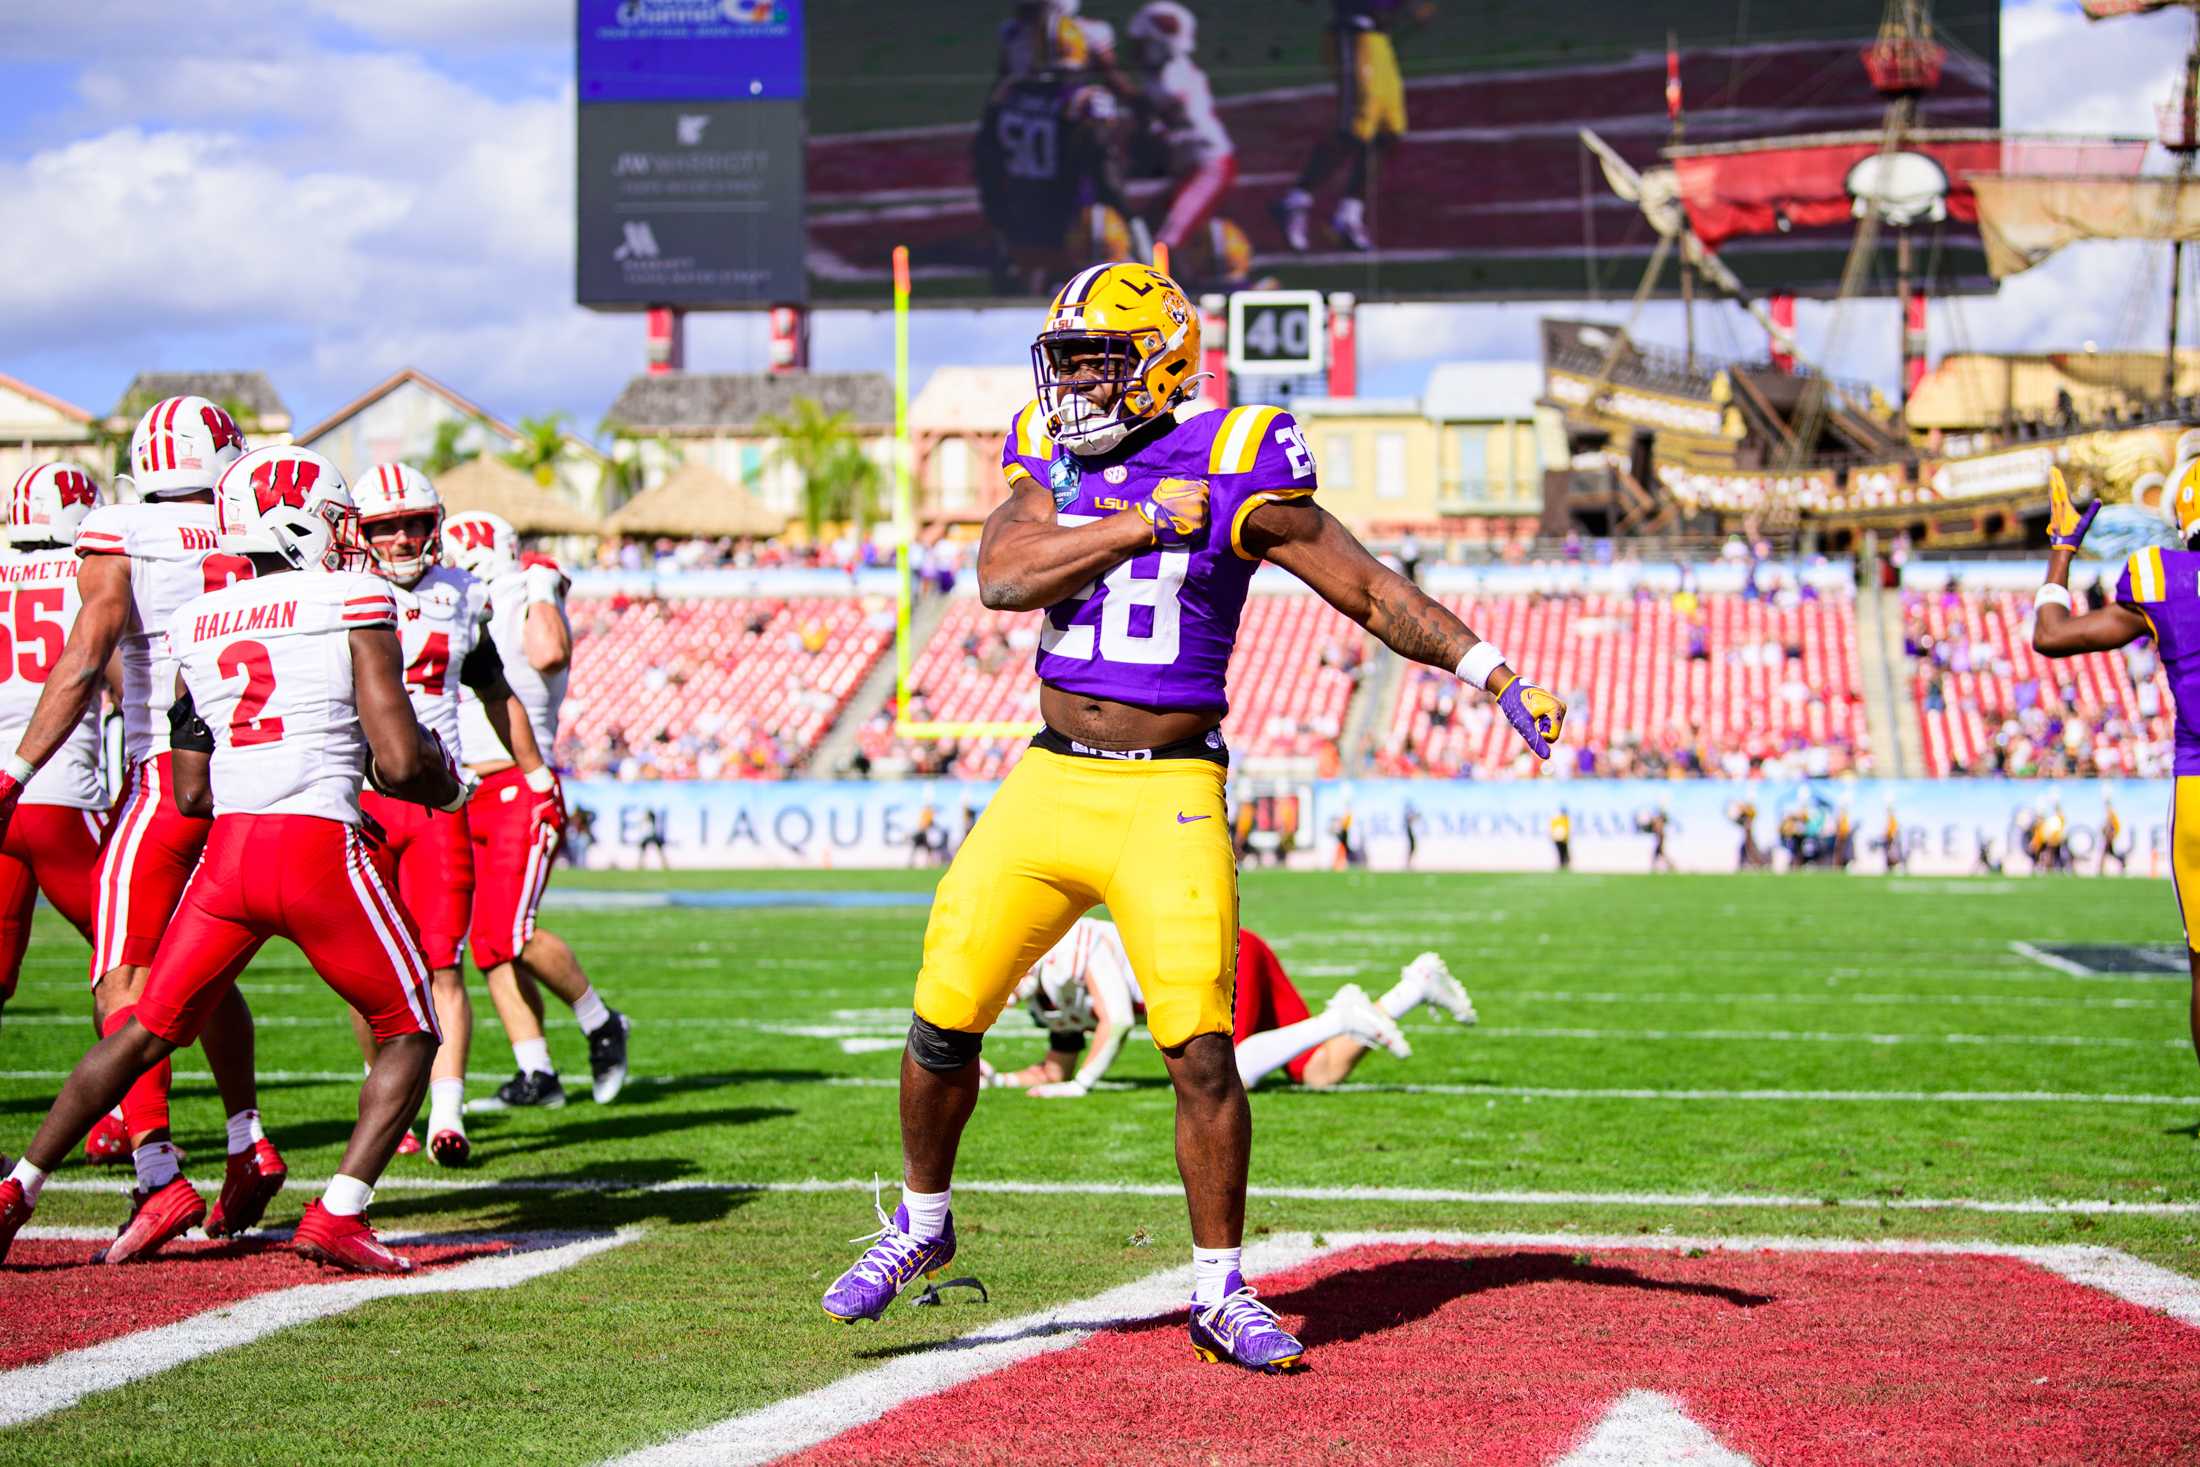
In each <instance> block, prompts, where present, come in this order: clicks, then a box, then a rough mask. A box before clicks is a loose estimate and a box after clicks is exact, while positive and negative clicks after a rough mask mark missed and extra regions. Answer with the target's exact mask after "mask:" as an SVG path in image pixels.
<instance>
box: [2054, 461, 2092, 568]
mask: <svg viewBox="0 0 2200 1467" xmlns="http://www.w3.org/2000/svg"><path fill="white" fill-rule="evenodd" d="M2100 512H2101V500H2100V496H2099V495H2095V496H2094V498H2093V502H2092V503H2091V504H2089V505H2087V506H2086V507H2085V508H2084V510H2082V511H2081V510H2079V509H2078V508H2077V507H2076V506H2075V505H2073V504H2072V503H2071V500H2070V486H2069V484H2067V483H2066V482H2065V481H2064V479H2063V473H2062V470H2061V469H2049V470H2048V471H2047V543H2048V544H2049V545H2052V546H2053V547H2054V548H2055V549H2057V550H2072V551H2074V550H2076V549H2077V548H2078V546H2079V545H2080V544H2081V543H2083V542H2084V540H2085V532H2086V531H2087V530H2090V529H2092V528H2093V516H2095V515H2097V514H2099V513H2100Z"/></svg>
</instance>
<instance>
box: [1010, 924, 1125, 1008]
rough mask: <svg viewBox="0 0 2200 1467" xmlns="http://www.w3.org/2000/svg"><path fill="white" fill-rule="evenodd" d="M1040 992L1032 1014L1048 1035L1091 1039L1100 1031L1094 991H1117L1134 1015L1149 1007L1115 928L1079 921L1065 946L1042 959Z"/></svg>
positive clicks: (1063, 942) (1065, 938)
mask: <svg viewBox="0 0 2200 1467" xmlns="http://www.w3.org/2000/svg"><path fill="white" fill-rule="evenodd" d="M1038 973H1039V991H1038V992H1037V993H1036V994H1034V995H1033V996H1032V1001H1031V1014H1032V1017H1033V1018H1035V1019H1037V1020H1038V1021H1039V1022H1040V1023H1041V1024H1042V1025H1044V1026H1045V1027H1047V1028H1048V1029H1052V1030H1055V1031H1058V1032H1067V1031H1069V1030H1072V1029H1081V1030H1084V1031H1085V1032H1087V1033H1090V1032H1091V1031H1092V1030H1094V1029H1096V1028H1098V1027H1099V1025H1100V1013H1099V1009H1098V1008H1097V1007H1096V1006H1095V1004H1094V1003H1093V994H1094V992H1095V991H1099V992H1108V991H1110V990H1113V991H1114V992H1115V993H1116V994H1117V996H1118V998H1119V1000H1120V1001H1121V1002H1124V1003H1126V1004H1128V1005H1129V1006H1130V1008H1131V1010H1132V1011H1133V1012H1134V1013H1135V1012H1137V1011H1138V1010H1141V1009H1143V1008H1144V1007H1145V1006H1146V996H1145V995H1144V994H1143V993H1141V992H1140V991H1139V988H1138V975H1137V974H1136V973H1133V972H1132V971H1131V955H1130V953H1129V952H1127V951H1125V950H1124V947H1123V935H1122V934H1121V933H1120V932H1117V931H1116V930H1115V924H1114V923H1113V922H1103V921H1101V920H1100V919H1099V918H1098V917H1080V918H1078V919H1077V921H1076V922H1075V923H1074V924H1072V925H1071V927H1070V929H1069V931H1068V932H1067V933H1065V934H1063V936H1062V940H1061V941H1060V942H1058V943H1056V944H1054V946H1053V947H1051V948H1049V949H1047V955H1046V956H1045V957H1043V958H1041V959H1039V968H1038Z"/></svg>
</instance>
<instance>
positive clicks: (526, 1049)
mask: <svg viewBox="0 0 2200 1467" xmlns="http://www.w3.org/2000/svg"><path fill="white" fill-rule="evenodd" d="M512 1058H513V1059H515V1060H518V1061H519V1067H520V1070H521V1072H522V1073H523V1074H529V1075H555V1074H556V1073H557V1072H558V1067H557V1066H556V1065H553V1064H551V1063H550V1041H549V1040H547V1039H515V1040H513V1041H512Z"/></svg>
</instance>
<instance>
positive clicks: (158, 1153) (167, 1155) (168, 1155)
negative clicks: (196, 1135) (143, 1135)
mask: <svg viewBox="0 0 2200 1467" xmlns="http://www.w3.org/2000/svg"><path fill="white" fill-rule="evenodd" d="M130 1159H131V1160H132V1161H134V1162H136V1163H137V1174H138V1190H139V1191H140V1192H150V1191H152V1190H153V1189H154V1188H155V1187H165V1186H167V1185H168V1184H169V1183H170V1182H173V1181H174V1180H175V1179H176V1177H177V1175H178V1174H179V1173H181V1172H182V1170H183V1168H182V1167H181V1166H179V1165H178V1164H177V1162H176V1148H175V1145H174V1143H172V1142H168V1141H148V1142H146V1143H145V1144H144V1145H143V1146H140V1147H139V1148H138V1149H137V1150H136V1151H134V1152H132V1153H131V1154H130Z"/></svg>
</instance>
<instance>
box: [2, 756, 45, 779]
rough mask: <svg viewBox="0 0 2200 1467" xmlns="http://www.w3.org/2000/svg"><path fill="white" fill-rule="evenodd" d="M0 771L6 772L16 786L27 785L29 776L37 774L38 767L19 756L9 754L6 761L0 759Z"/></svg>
mask: <svg viewBox="0 0 2200 1467" xmlns="http://www.w3.org/2000/svg"><path fill="white" fill-rule="evenodd" d="M0 769H4V770H6V771H7V773H8V777H9V778H10V779H12V780H14V781H15V782H16V783H17V784H29V783H30V782H31V776H32V775H34V774H36V773H37V772H38V766H37V765H35V764H33V763H31V761H30V760H28V759H26V758H24V757H23V756H22V755H21V754H10V755H8V757H7V758H6V759H0Z"/></svg>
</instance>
